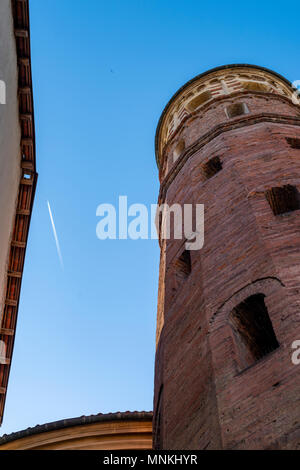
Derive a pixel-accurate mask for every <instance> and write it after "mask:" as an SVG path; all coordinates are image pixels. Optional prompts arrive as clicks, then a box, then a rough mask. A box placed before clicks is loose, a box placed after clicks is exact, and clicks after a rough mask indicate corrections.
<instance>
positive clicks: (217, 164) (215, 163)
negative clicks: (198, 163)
mask: <svg viewBox="0 0 300 470" xmlns="http://www.w3.org/2000/svg"><path fill="white" fill-rule="evenodd" d="M202 169H203V173H204V175H205V177H206V178H211V177H212V176H214V175H215V174H216V173H218V172H219V171H221V170H222V162H221V160H220V158H219V157H213V158H211V159H210V160H208V162H206V163H204V164H203V165H202Z"/></svg>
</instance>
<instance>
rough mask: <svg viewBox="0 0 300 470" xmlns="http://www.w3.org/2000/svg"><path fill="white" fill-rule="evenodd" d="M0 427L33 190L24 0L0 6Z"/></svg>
mask: <svg viewBox="0 0 300 470" xmlns="http://www.w3.org/2000/svg"><path fill="white" fill-rule="evenodd" d="M0 43H1V49H0V424H1V422H2V419H3V411H4V404H5V398H6V391H7V384H8V378H9V371H10V364H11V359H12V353H13V344H14V336H15V328H16V322H17V312H18V304H19V296H20V289H21V280H22V272H23V266H24V258H25V251H26V243H27V236H28V230H29V223H30V217H31V210H32V204H33V199H34V191H35V185H36V179H37V175H36V169H35V141H34V122H33V100H32V82H31V66H30V36H29V14H28V1H27V0H12V1H11V0H1V2H0Z"/></svg>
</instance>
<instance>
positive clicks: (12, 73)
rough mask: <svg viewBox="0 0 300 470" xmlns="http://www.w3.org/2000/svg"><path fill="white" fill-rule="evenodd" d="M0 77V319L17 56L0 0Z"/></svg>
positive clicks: (14, 174) (16, 165) (14, 161)
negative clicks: (2, 90)
mask: <svg viewBox="0 0 300 470" xmlns="http://www.w3.org/2000/svg"><path fill="white" fill-rule="evenodd" d="M0 44H1V47H0V80H2V81H4V82H5V84H6V104H0V321H1V317H2V313H3V301H4V295H5V288H6V276H5V273H6V269H7V263H8V255H9V244H10V239H11V236H12V229H13V222H14V215H15V209H16V203H17V195H18V187H19V180H20V174H21V170H20V160H21V157H20V135H21V132H20V125H19V112H18V102H17V57H16V45H15V38H14V32H13V19H12V11H11V0H0ZM0 102H1V100H0Z"/></svg>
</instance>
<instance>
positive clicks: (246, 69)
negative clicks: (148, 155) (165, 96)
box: [155, 64, 295, 166]
mask: <svg viewBox="0 0 300 470" xmlns="http://www.w3.org/2000/svg"><path fill="white" fill-rule="evenodd" d="M239 91H240V92H241V91H242V92H245V93H247V92H248V93H251V92H252V93H272V94H275V95H279V96H282V97H285V98H288V99H290V100H293V102H295V100H294V97H295V88H294V87H293V85H292V84H291V82H290V81H289V80H287V79H286V78H284V77H283V76H281V75H280V74H278V73H277V72H274V71H273V70H270V69H267V68H265V67H260V66H258V65H249V64H230V65H223V66H220V67H216V68H213V69H210V70H208V71H206V72H203V73H201V74H200V75H197V76H196V77H194V78H192V79H191V80H189V81H188V82H187V83H185V84H184V85H183V86H182V87H181V88H180V89H179V90H178V91H177V92H176V93H175V94H174V95H173V96H172V98H171V99H170V101H169V102H168V104H167V105H166V107H165V109H164V110H163V112H162V115H161V117H160V120H159V122H158V126H157V130H156V137H155V154H156V161H157V164H158V166H160V161H161V156H162V152H163V149H164V148H165V146H166V144H167V143H168V142H169V141H170V139H171V138H172V136H173V135H174V134H175V132H176V130H177V129H178V128H179V126H180V125H181V123H182V122H183V121H184V120H185V119H186V118H187V117H188V116H190V115H192V114H194V113H198V112H201V109H202V107H204V106H205V107H206V106H207V104H209V103H210V102H211V103H212V102H213V101H214V100H215V99H217V98H218V99H220V98H226V97H227V96H228V97H230V95H231V94H233V93H235V92H239Z"/></svg>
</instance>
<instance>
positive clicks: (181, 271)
mask: <svg viewBox="0 0 300 470" xmlns="http://www.w3.org/2000/svg"><path fill="white" fill-rule="evenodd" d="M175 269H176V277H178V278H179V279H186V278H187V277H188V276H189V275H190V274H191V271H192V263H191V253H190V251H189V250H184V252H183V253H182V255H181V256H179V258H177V260H176V261H175Z"/></svg>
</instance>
